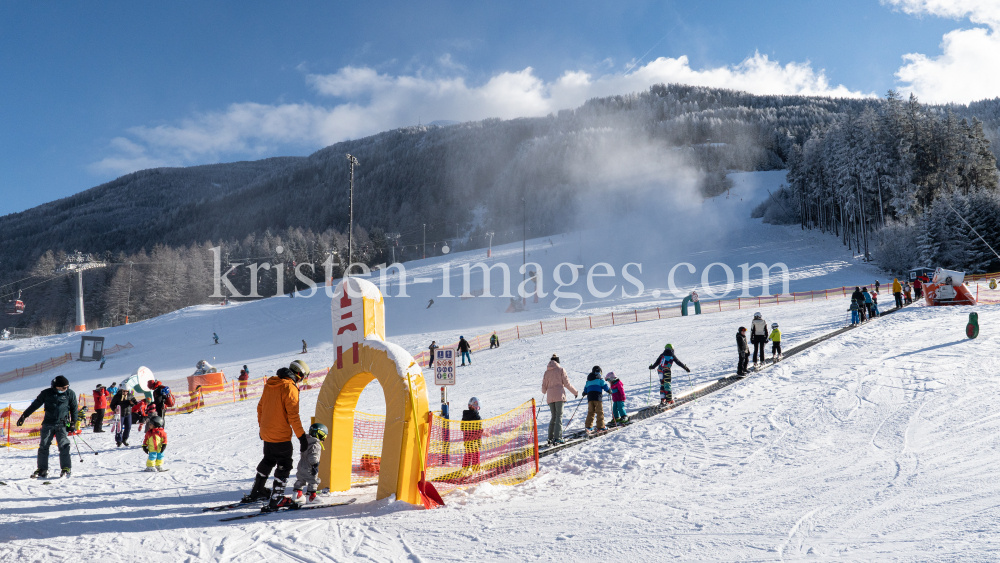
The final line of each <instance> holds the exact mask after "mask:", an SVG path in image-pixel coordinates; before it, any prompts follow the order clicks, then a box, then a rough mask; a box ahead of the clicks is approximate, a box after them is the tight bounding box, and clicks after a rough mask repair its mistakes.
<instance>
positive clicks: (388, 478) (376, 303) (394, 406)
mask: <svg viewBox="0 0 1000 563" xmlns="http://www.w3.org/2000/svg"><path fill="white" fill-rule="evenodd" d="M345 286H346V287H345ZM331 310H332V317H333V346H334V353H335V355H336V357H335V358H334V364H333V366H332V367H331V368H330V371H329V372H328V373H327V376H326V381H325V382H324V383H323V388H322V389H321V390H320V392H319V399H318V401H317V403H316V416H315V418H314V420H315V422H321V423H323V424H325V425H326V426H327V428H329V429H330V433H329V435H328V436H327V439H326V443H325V444H324V450H323V457H322V460H321V462H320V469H319V474H320V479H321V481H322V483H323V485H325V486H328V487H329V488H330V490H331V491H346V490H348V489H350V488H351V458H352V448H353V446H354V410H355V407H357V404H358V398H359V397H360V396H361V391H362V390H364V388H365V386H366V385H368V383H370V382H371V380H373V379H377V380H378V382H379V385H381V386H382V392H383V394H384V395H385V435H384V436H383V439H382V459H381V463H380V471H379V479H378V493H377V495H376V498H379V499H382V498H386V497H388V496H391V495H393V494H395V495H396V499H397V500H402V501H406V502H409V503H412V504H420V492H419V491H418V490H417V482H418V481H419V479H420V465H421V460H420V455H421V451H422V449H423V448H422V446H421V444H420V442H419V439H420V437H426V436H427V433H428V431H429V428H428V423H427V419H428V416H427V413H428V401H427V386H426V385H425V383H424V377H423V373H422V372H421V370H420V366H419V365H418V364H417V363H416V361H414V359H413V356H411V355H410V354H409V353H408V352H407V351H406V350H404V349H403V348H401V347H400V346H397V345H395V344H390V343H388V342H386V341H385V308H384V302H383V300H382V293H381V292H380V291H379V290H378V287H376V286H375V284H373V283H371V282H369V281H367V280H363V279H359V278H347V279H346V280H344V281H342V282H341V283H340V285H338V286H337V290H336V292H335V293H334V297H333V303H332V305H331ZM407 373H409V376H410V379H411V380H412V382H413V394H412V395H411V393H410V389H409V384H408V383H407ZM411 396H413V397H416V402H415V407H416V413H417V417H416V418H417V426H416V427H415V426H414V423H413V416H412V412H411V407H410V397H411Z"/></svg>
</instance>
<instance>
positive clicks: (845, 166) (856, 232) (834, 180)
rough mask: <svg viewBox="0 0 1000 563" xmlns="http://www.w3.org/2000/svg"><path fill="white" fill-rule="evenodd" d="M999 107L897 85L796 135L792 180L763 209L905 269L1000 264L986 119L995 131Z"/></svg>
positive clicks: (980, 268) (772, 218)
mask: <svg viewBox="0 0 1000 563" xmlns="http://www.w3.org/2000/svg"><path fill="white" fill-rule="evenodd" d="M998 107H1000V100H994V101H992V102H980V103H977V104H973V105H972V106H971V107H969V108H964V107H955V106H946V107H927V106H924V105H922V104H920V103H919V102H918V101H917V100H916V99H915V98H914V97H912V96H911V97H910V99H909V100H906V101H904V100H902V99H901V98H900V97H899V96H898V95H896V94H895V93H894V92H890V93H889V95H888V96H887V98H886V99H885V100H884V101H883V102H882V103H880V104H879V105H878V106H875V107H870V108H866V109H865V110H863V111H862V112H860V113H855V112H848V113H846V114H844V115H842V116H840V117H838V118H837V119H836V120H834V121H833V122H831V123H829V124H826V125H823V126H818V127H816V128H814V129H813V131H812V132H811V133H810V135H809V138H808V139H807V140H806V142H805V143H803V144H801V145H800V144H795V145H794V146H793V147H792V150H791V152H790V158H789V159H788V165H789V166H788V168H789V172H788V180H789V184H790V185H789V188H788V189H786V190H782V191H781V193H779V194H777V195H776V196H775V199H774V200H773V201H771V200H769V201H766V202H764V203H763V204H762V205H761V206H760V207H758V208H757V209H756V210H754V213H755V214H756V215H757V216H764V218H765V221H769V222H776V223H780V222H784V223H791V222H799V223H801V224H802V226H803V227H808V228H816V229H821V230H823V231H829V232H831V233H833V234H835V235H836V236H839V237H841V240H842V241H843V242H844V244H846V245H848V246H851V247H852V248H855V249H857V250H858V251H859V252H860V253H862V254H864V255H865V256H869V257H871V258H873V259H874V260H876V261H877V262H878V263H879V264H880V265H881V266H883V267H884V268H886V269H887V270H890V271H893V272H897V273H903V272H905V271H906V270H908V269H910V268H912V267H916V266H920V265H928V266H943V267H946V268H951V269H959V270H969V271H971V272H976V273H982V272H990V271H997V270H1000V256H996V255H995V254H994V253H993V252H992V251H991V250H990V248H989V247H990V246H992V247H993V248H994V249H996V248H1000V194H998V173H997V162H996V158H995V156H994V154H993V152H992V150H991V145H992V143H991V142H990V140H989V139H988V138H987V133H986V129H984V124H983V122H981V121H980V120H979V117H982V118H983V119H987V120H990V121H988V123H989V124H990V127H991V128H992V131H993V132H995V131H996V129H995V127H996V123H997V121H996V119H997V115H998V113H997V108H998ZM969 116H971V118H970V117H969ZM976 233H978V234H976Z"/></svg>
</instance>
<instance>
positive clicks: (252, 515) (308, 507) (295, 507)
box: [219, 497, 358, 522]
mask: <svg viewBox="0 0 1000 563" xmlns="http://www.w3.org/2000/svg"><path fill="white" fill-rule="evenodd" d="M286 498H289V497H286ZM356 500H358V499H357V498H352V499H350V500H347V501H344V502H331V503H323V504H307V505H305V506H299V505H292V506H285V507H282V508H279V509H277V510H275V511H273V512H252V513H250V514H241V515H239V516H230V517H229V518H220V519H219V522H232V521H233V520H246V519H249V518H257V517H258V516H267V515H269V514H277V513H279V512H288V511H290V510H313V509H316V508H332V507H334V506H347V505H348V504H354V502H355V501H356Z"/></svg>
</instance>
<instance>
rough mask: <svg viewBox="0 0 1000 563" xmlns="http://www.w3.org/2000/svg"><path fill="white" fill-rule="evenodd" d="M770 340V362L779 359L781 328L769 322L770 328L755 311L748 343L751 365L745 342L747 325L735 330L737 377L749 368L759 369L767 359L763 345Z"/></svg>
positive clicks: (748, 371) (744, 373) (780, 356)
mask: <svg viewBox="0 0 1000 563" xmlns="http://www.w3.org/2000/svg"><path fill="white" fill-rule="evenodd" d="M769 341H770V342H771V363H776V362H779V361H781V358H782V355H781V330H780V329H779V328H778V323H771V328H770V330H769V329H768V327H767V321H765V320H764V316H763V315H762V314H761V313H759V312H757V313H754V314H753V321H751V323H750V344H753V366H752V368H751V367H750V366H749V363H750V346H749V345H748V344H747V327H745V326H741V327H740V328H739V330H738V331H737V332H736V350H737V353H738V354H739V358H738V361H737V363H736V375H737V377H744V376H746V375H747V374H748V373H750V370H751V369H753V370H754V371H756V370H758V369H760V367H761V365H762V364H764V363H765V362H766V361H767V356H766V352H765V347H766V345H767V343H768V342H769Z"/></svg>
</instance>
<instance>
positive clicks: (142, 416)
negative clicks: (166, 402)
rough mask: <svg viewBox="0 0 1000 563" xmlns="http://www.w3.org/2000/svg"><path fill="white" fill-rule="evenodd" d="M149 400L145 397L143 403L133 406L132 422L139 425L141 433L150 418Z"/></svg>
mask: <svg viewBox="0 0 1000 563" xmlns="http://www.w3.org/2000/svg"><path fill="white" fill-rule="evenodd" d="M150 408H151V407H150V404H149V399H147V398H145V397H143V399H142V400H141V401H139V402H138V403H136V404H135V405H133V406H132V422H137V423H138V424H139V432H142V425H143V424H144V423H145V422H146V420H147V419H148V418H149V409H150Z"/></svg>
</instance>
